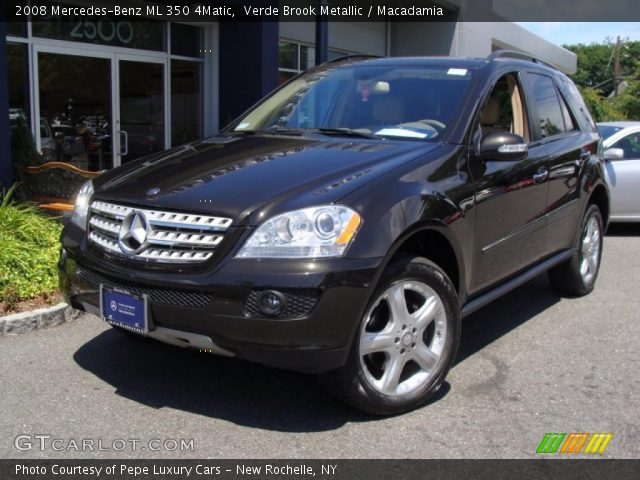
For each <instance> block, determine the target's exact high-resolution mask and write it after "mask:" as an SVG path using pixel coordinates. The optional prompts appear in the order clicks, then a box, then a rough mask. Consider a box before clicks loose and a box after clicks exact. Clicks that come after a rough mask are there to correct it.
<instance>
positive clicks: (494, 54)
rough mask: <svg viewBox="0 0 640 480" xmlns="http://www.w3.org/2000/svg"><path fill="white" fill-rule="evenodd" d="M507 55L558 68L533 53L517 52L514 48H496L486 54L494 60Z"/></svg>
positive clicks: (488, 58)
mask: <svg viewBox="0 0 640 480" xmlns="http://www.w3.org/2000/svg"><path fill="white" fill-rule="evenodd" d="M502 57H509V58H517V59H519V60H529V61H530V62H535V63H539V64H541V65H545V66H547V67H549V68H553V69H554V70H558V69H557V68H556V67H555V66H553V65H551V64H550V63H548V62H545V61H544V60H540V59H539V58H537V57H534V56H533V55H528V54H526V53H524V52H518V51H516V50H496V51H495V52H491V54H490V55H488V56H487V60H489V61H491V60H495V59H496V58H502Z"/></svg>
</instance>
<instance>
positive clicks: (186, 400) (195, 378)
mask: <svg viewBox="0 0 640 480" xmlns="http://www.w3.org/2000/svg"><path fill="white" fill-rule="evenodd" d="M559 298H560V297H558V296H556V295H554V294H552V293H550V288H549V286H548V285H547V281H546V276H544V277H539V278H536V279H534V280H532V281H531V282H529V283H528V284H526V285H524V286H522V287H520V288H518V289H516V290H514V291H513V292H511V293H509V294H507V295H506V296H505V297H503V298H501V299H499V300H497V301H496V302H494V303H493V304H492V305H489V306H487V307H485V308H483V309H482V310H480V311H478V312H476V313H475V314H473V315H472V316H470V317H468V318H467V319H465V320H464V322H463V329H462V338H461V345H460V349H459V352H458V359H457V362H456V363H460V362H462V361H464V360H466V359H467V358H469V357H470V356H472V355H473V354H474V353H476V352H477V351H478V350H480V349H482V348H484V347H485V346H486V345H488V344H490V343H491V342H493V341H494V340H496V339H498V338H500V337H501V336H503V335H506V334H508V333H509V332H510V331H511V330H513V329H515V328H517V327H518V326H519V325H521V324H522V323H524V322H526V321H527V320H529V319H530V318H532V317H533V316H535V315H537V314H538V313H540V312H541V311H542V310H544V309H546V308H548V307H549V306H550V305H552V304H553V303H555V302H556V301H558V299H559ZM73 358H74V360H75V362H76V363H77V364H78V365H79V366H80V367H81V368H83V369H85V370H87V371H89V372H91V373H93V374H94V375H96V376H97V377H99V378H100V379H102V380H103V381H105V382H106V383H108V384H109V385H112V386H113V387H114V388H115V390H116V393H117V394H118V395H121V396H123V397H126V398H128V399H131V400H133V401H136V402H139V403H142V404H144V405H147V406H149V407H152V408H163V407H169V408H173V409H177V410H182V411H186V412H191V413H195V414H198V415H202V416H205V417H212V418H220V419H224V420H226V421H230V422H233V423H236V424H239V425H244V426H248V427H254V428H260V429H265V430H273V431H282V432H320V431H328V430H334V429H338V428H340V427H341V426H343V425H344V424H346V423H349V422H367V421H371V420H376V419H377V418H378V417H375V416H371V415H366V414H363V413H360V412H358V411H356V410H354V409H352V408H349V407H347V406H345V405H344V404H342V403H340V402H338V401H337V400H334V399H333V398H332V397H331V396H329V394H328V393H327V392H326V390H325V389H324V388H323V386H322V385H321V384H320V382H318V380H317V377H316V376H314V375H306V374H302V373H296V372H289V371H285V370H279V369H275V368H269V367H264V366H262V365H258V364H254V363H249V362H245V361H242V360H237V359H230V358H225V357H219V356H215V355H210V354H206V353H199V352H197V351H194V350H188V349H184V348H179V347H174V346H170V345H165V344H162V343H159V342H156V341H153V340H147V339H144V338H137V337H134V336H132V335H126V334H123V333H120V332H118V331H116V330H107V331H105V332H103V333H101V334H100V335H98V336H96V337H94V338H93V339H91V340H90V341H88V342H87V343H85V344H84V345H82V346H81V347H80V348H79V349H78V350H77V351H76V353H75V354H74V357H73ZM453 388H455V385H454V386H453ZM450 389H451V386H450V385H449V383H447V382H445V383H444V384H443V385H442V387H441V388H440V389H439V391H438V392H437V393H436V394H435V395H434V396H433V397H432V398H431V400H430V401H429V403H434V402H438V401H440V400H441V399H443V398H444V397H445V396H446V395H447V393H448V392H449V391H450Z"/></svg>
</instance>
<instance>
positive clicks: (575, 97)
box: [559, 76, 597, 131]
mask: <svg viewBox="0 0 640 480" xmlns="http://www.w3.org/2000/svg"><path fill="white" fill-rule="evenodd" d="M559 86H560V89H561V91H562V93H563V94H565V95H566V97H565V98H566V99H567V100H568V101H569V104H570V105H571V107H572V108H571V110H573V113H574V114H575V115H576V120H577V121H578V123H579V124H580V128H581V130H583V131H596V130H597V129H596V124H595V122H594V121H593V118H592V117H591V114H590V113H589V109H588V108H587V106H586V105H585V103H584V100H583V99H582V95H580V91H579V90H578V87H576V86H575V84H574V83H573V82H572V81H571V80H569V79H568V78H567V77H564V76H563V77H560V85H559Z"/></svg>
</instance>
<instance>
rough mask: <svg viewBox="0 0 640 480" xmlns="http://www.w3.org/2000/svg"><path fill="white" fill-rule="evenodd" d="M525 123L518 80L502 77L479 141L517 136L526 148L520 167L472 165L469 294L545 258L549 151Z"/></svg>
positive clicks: (487, 107) (499, 163) (514, 76)
mask: <svg viewBox="0 0 640 480" xmlns="http://www.w3.org/2000/svg"><path fill="white" fill-rule="evenodd" d="M529 123H530V117H529V115H528V111H527V109H526V105H525V103H524V101H523V95H522V87H521V84H520V80H519V76H518V74H516V73H509V74H506V75H503V76H502V77H500V78H499V79H498V81H497V82H496V84H495V86H494V88H493V90H492V92H491V94H490V95H489V97H488V99H487V100H486V102H485V104H484V106H483V108H482V111H481V117H480V125H479V128H480V130H481V132H482V133H481V134H482V135H487V134H489V133H493V132H511V133H516V134H518V135H520V136H521V137H523V139H524V140H525V142H527V143H528V154H527V157H526V158H525V159H523V160H519V161H491V160H490V159H487V160H484V161H483V160H481V159H479V158H471V159H470V171H471V173H472V175H473V177H474V181H475V183H476V185H478V188H477V191H476V194H475V205H476V207H475V208H476V220H475V221H476V224H475V239H474V240H475V242H474V243H475V255H474V265H473V273H472V277H471V292H472V293H479V292H480V291H481V290H483V289H486V288H489V287H491V286H492V285H493V284H495V283H498V282H500V281H502V280H504V279H506V278H508V277H509V276H511V275H513V274H515V273H517V272H518V271H519V270H522V269H523V268H525V267H526V266H527V265H528V264H529V263H531V262H532V261H534V260H535V259H537V258H540V257H541V256H542V255H543V252H544V245H545V236H546V222H547V220H546V215H545V207H546V199H547V188H548V183H547V178H548V171H547V169H546V152H547V149H546V147H545V146H544V145H543V144H541V143H540V142H531V129H530V125H529Z"/></svg>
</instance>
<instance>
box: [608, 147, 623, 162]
mask: <svg viewBox="0 0 640 480" xmlns="http://www.w3.org/2000/svg"><path fill="white" fill-rule="evenodd" d="M623 158H624V150H622V149H621V148H607V149H606V150H605V151H604V159H605V160H622V159H623Z"/></svg>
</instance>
